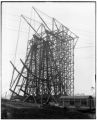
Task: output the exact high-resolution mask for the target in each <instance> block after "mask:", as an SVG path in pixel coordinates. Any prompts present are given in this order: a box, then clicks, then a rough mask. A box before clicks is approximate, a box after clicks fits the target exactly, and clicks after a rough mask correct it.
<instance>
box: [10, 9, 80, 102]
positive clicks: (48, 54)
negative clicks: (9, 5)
mask: <svg viewBox="0 0 97 120" xmlns="http://www.w3.org/2000/svg"><path fill="white" fill-rule="evenodd" d="M33 10H34V12H35V14H36V15H37V16H38V18H39V19H40V20H41V23H40V24H39V26H38V29H35V28H34V27H33V25H32V24H31V23H30V22H29V21H28V19H27V17H25V16H24V15H21V17H22V19H23V20H24V21H25V22H26V23H27V24H28V26H29V27H30V28H31V29H32V30H33V31H34V34H33V36H32V38H31V39H30V40H28V44H27V52H26V59H25V61H24V62H23V60H21V59H20V60H21V63H22V65H23V67H22V69H21V71H18V69H17V68H16V67H15V66H14V64H13V63H12V62H11V64H12V66H13V68H14V70H15V71H16V72H17V73H18V74H17V76H16V78H15V79H12V82H11V85H10V91H11V92H12V94H11V100H13V99H16V98H19V99H20V100H21V101H29V100H30V101H32V102H35V103H41V104H43V103H47V102H49V101H52V100H54V101H55V102H57V101H58V98H59V97H60V96H61V95H64V96H73V95H74V48H75V45H76V42H77V40H78V36H77V35H75V34H74V33H73V32H71V31H70V30H69V29H68V28H67V27H65V26H64V25H63V24H61V23H60V22H59V21H58V20H56V19H55V18H51V19H52V22H51V24H48V23H46V21H45V19H43V18H42V16H41V15H40V14H39V12H38V10H37V9H36V8H33Z"/></svg>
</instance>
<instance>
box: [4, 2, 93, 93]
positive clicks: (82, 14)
mask: <svg viewBox="0 0 97 120" xmlns="http://www.w3.org/2000/svg"><path fill="white" fill-rule="evenodd" d="M32 6H34V7H35V8H37V9H39V10H41V11H43V12H45V13H46V14H47V15H49V16H51V17H54V18H56V19H58V20H59V21H60V22H61V23H63V24H64V25H65V26H66V27H68V28H69V29H70V30H71V31H72V32H74V33H75V34H76V35H78V36H79V39H78V42H77V44H76V48H75V58H74V59H75V75H74V76H75V79H74V85H75V86H74V88H75V89H74V91H75V94H78V93H79V94H82V93H84V94H88V95H89V94H92V90H91V87H92V86H93V87H95V3H93V2H62V3H59V2H57V3H54V2H50V3H48V2H45V3H41V2H39V3H35V2H30V3H29V2H23V3H22V2H17V3H15V2H12V3H11V2H9V3H8V2H6V3H3V4H2V93H5V92H6V91H8V89H9V84H10V80H11V76H12V70H13V68H12V66H11V64H10V60H11V61H12V62H13V61H14V56H15V48H16V42H17V39H18V30H19V21H20V17H19V16H20V15H21V14H23V15H26V16H28V17H34V18H35V19H37V18H36V16H35V14H34V12H33V10H32ZM33 25H34V27H35V24H34V23H33ZM27 27H28V25H27V24H26V23H25V21H23V20H22V21H21V30H20V31H21V32H20V35H19V42H18V50H17V57H16V66H17V68H18V69H19V70H20V67H21V65H20V64H21V63H20V62H19V59H20V58H22V59H23V60H24V58H25V54H26V48H27V40H28V31H27V30H28V28H27ZM26 28H27V29H26ZM17 61H18V62H17Z"/></svg>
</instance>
